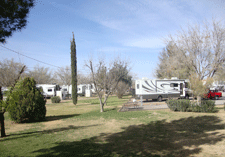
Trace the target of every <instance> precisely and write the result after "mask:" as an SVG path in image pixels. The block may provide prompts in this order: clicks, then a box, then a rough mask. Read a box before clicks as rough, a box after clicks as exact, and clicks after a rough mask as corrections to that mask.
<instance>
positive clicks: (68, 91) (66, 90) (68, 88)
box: [61, 85, 72, 97]
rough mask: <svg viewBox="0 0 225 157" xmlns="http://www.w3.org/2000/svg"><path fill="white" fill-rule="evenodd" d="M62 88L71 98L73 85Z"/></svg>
mask: <svg viewBox="0 0 225 157" xmlns="http://www.w3.org/2000/svg"><path fill="white" fill-rule="evenodd" d="M61 88H62V91H64V92H65V94H66V95H67V96H69V97H71V94H72V85H62V87H61Z"/></svg>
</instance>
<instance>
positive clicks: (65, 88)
mask: <svg viewBox="0 0 225 157" xmlns="http://www.w3.org/2000/svg"><path fill="white" fill-rule="evenodd" d="M61 88H62V90H63V91H64V92H65V93H66V94H68V95H69V96H71V94H72V85H63V86H62V87H61ZM86 89H89V90H91V91H92V93H96V91H95V88H94V84H80V85H78V86H77V94H78V95H81V96H84V95H85V90H86Z"/></svg>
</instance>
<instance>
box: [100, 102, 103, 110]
mask: <svg viewBox="0 0 225 157" xmlns="http://www.w3.org/2000/svg"><path fill="white" fill-rule="evenodd" d="M100 111H101V112H104V104H103V103H102V102H101V101H100Z"/></svg>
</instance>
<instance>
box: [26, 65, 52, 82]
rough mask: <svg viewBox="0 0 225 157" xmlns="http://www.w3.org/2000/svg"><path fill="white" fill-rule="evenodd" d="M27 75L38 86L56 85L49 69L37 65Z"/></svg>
mask: <svg viewBox="0 0 225 157" xmlns="http://www.w3.org/2000/svg"><path fill="white" fill-rule="evenodd" d="M27 75H28V76H29V77H33V78H34V80H35V81H36V83H37V84H48V83H55V81H56V80H55V79H54V77H53V75H52V71H50V70H49V68H48V67H41V66H39V65H36V66H35V67H34V68H33V70H30V71H29V72H28V74H27Z"/></svg>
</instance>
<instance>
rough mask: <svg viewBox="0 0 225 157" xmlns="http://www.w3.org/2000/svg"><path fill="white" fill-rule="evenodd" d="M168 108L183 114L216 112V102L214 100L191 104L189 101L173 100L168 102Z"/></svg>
mask: <svg viewBox="0 0 225 157" xmlns="http://www.w3.org/2000/svg"><path fill="white" fill-rule="evenodd" d="M166 103H167V106H168V107H169V109H170V110H172V111H181V112H210V113H212V112H215V109H214V107H215V102H214V101H212V100H202V101H201V104H199V105H198V104H197V102H191V101H190V100H187V99H178V100H175V99H171V100H167V101H166Z"/></svg>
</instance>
